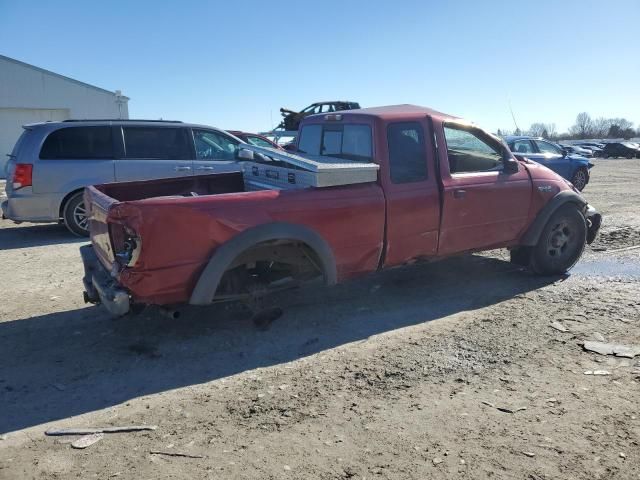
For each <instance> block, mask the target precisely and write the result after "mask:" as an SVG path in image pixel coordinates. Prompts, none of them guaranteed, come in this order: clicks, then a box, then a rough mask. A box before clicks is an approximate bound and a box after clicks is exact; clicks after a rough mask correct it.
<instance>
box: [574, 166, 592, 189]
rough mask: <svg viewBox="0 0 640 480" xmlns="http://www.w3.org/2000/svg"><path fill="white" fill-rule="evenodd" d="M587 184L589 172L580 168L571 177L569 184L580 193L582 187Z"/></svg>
mask: <svg viewBox="0 0 640 480" xmlns="http://www.w3.org/2000/svg"><path fill="white" fill-rule="evenodd" d="M588 182H589V172H588V171H587V169H586V168H584V167H581V168H579V169H578V170H576V173H574V174H573V177H571V183H573V186H574V187H576V188H577V189H578V190H580V191H582V190H584V187H586V186H587V183H588Z"/></svg>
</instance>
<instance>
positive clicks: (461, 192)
mask: <svg viewBox="0 0 640 480" xmlns="http://www.w3.org/2000/svg"><path fill="white" fill-rule="evenodd" d="M466 196H467V191H466V190H460V189H457V190H454V191H453V198H464V197H466Z"/></svg>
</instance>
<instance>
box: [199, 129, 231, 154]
mask: <svg viewBox="0 0 640 480" xmlns="http://www.w3.org/2000/svg"><path fill="white" fill-rule="evenodd" d="M193 141H194V142H195V146H196V158H197V159H198V160H234V159H235V155H236V149H237V145H238V142H237V141H236V140H233V139H232V138H231V137H227V136H226V135H223V134H222V133H218V132H213V131H211V130H194V131H193Z"/></svg>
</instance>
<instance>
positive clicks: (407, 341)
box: [0, 160, 640, 480]
mask: <svg viewBox="0 0 640 480" xmlns="http://www.w3.org/2000/svg"><path fill="white" fill-rule="evenodd" d="M594 163H596V167H595V168H594V169H593V178H592V183H590V184H589V185H588V186H587V188H586V190H585V195H586V196H587V198H588V199H589V201H590V202H591V203H593V204H594V205H595V206H596V207H597V208H599V209H600V210H601V211H602V212H603V213H604V215H605V223H604V226H603V229H602V234H601V236H600V237H599V239H598V240H597V241H596V242H595V243H594V244H593V245H592V246H591V247H590V248H589V249H588V250H587V251H586V253H585V256H584V257H583V259H582V260H581V262H580V263H579V264H578V265H577V266H576V268H575V269H574V270H573V272H572V274H571V275H568V276H566V277H562V278H538V277H535V276H532V275H530V274H528V273H526V272H523V271H521V270H519V269H518V268H515V267H514V266H512V265H511V264H509V263H507V262H505V261H504V259H505V258H506V257H505V255H504V252H489V253H487V254H483V255H473V256H466V257H460V258H454V259H450V260H446V261H443V262H439V263H436V264H431V265H414V266H412V267H409V268H407V269H404V270H393V271H390V272H386V273H384V274H379V275H374V276H372V277H369V278H367V279H364V280H360V281H357V282H352V283H349V284H346V285H341V286H338V287H336V288H334V289H331V290H326V291H322V292H319V293H318V292H313V291H311V290H307V291H301V292H299V294H296V295H293V296H290V298H288V299H286V301H285V315H284V316H283V317H282V318H280V319H278V320H276V321H275V322H274V323H273V324H272V325H271V327H270V328H269V329H268V330H266V331H260V330H257V329H256V328H255V327H254V326H253V325H252V324H251V322H250V321H249V320H248V319H247V318H246V315H245V314H244V312H242V311H240V310H237V309H233V308H229V307H227V308H223V307H217V308H207V309H200V310H193V311H190V312H187V313H186V314H185V315H184V316H183V317H182V318H181V319H180V320H179V321H174V320H169V319H166V318H164V317H159V316H157V315H156V314H154V313H153V312H151V311H148V312H145V313H143V314H141V315H138V316H133V317H127V318H124V319H120V320H110V319H109V318H108V317H107V316H106V315H105V313H104V312H103V311H102V309H101V308H98V307H88V306H86V305H84V304H83V302H82V296H81V293H82V286H81V277H82V273H81V270H82V266H81V263H80V260H79V255H78V247H79V246H80V245H81V244H82V241H80V240H77V239H75V238H73V237H70V236H69V235H67V233H66V231H65V230H64V228H62V227H60V226H56V225H28V224H22V225H14V224H12V223H11V222H8V221H2V222H0V264H1V265H2V269H1V270H0V285H1V303H0V352H1V355H2V360H0V435H1V436H0V439H1V440H0V479H22V478H37V479H50V478H55V479H67V478H74V479H75V478H117V479H147V478H148V479H157V478H189V479H209V478H211V479H213V478H243V479H244V478H247V479H253V478H260V479H281V478H292V479H301V478H319V479H364V478H368V479H372V478H373V479H378V478H380V479H386V478H390V479H407V478H416V479H424V478H434V479H440V478H442V479H445V478H470V479H481V478H498V479H502V478H504V479H512V478H518V479H532V480H540V479H565V478H572V479H582V478H589V479H609V478H610V479H614V478H615V479H616V480H617V479H640V407H639V406H638V405H639V404H640V356H636V357H635V358H620V357H614V356H602V355H598V354H595V353H590V352H586V351H584V349H583V347H582V343H583V342H584V341H585V340H598V339H600V340H602V339H603V338H604V339H605V340H606V341H610V342H615V343H621V344H628V345H640V328H639V327H640V248H635V247H640V187H638V185H639V183H640V160H595V161H594ZM553 322H557V323H558V324H559V325H561V326H562V328H561V329H562V330H566V331H559V330H557V329H555V328H552V327H551V326H550V325H551V324H552V323H553ZM556 326H557V325H556ZM593 371H598V372H599V371H606V372H607V373H608V374H607V375H587V374H585V372H593ZM131 424H148V425H151V424H153V425H157V426H158V428H157V430H155V431H150V432H137V433H118V434H107V435H106V436H105V437H104V438H103V439H102V440H101V441H99V442H98V443H96V444H95V445H93V446H91V447H89V448H87V449H84V450H76V449H73V448H71V446H70V445H69V443H68V441H67V439H66V438H64V437H46V436H45V435H44V431H45V430H46V429H48V428H52V427H98V426H112V425H113V426H117V425H131ZM158 451H161V452H165V453H173V454H175V453H179V454H187V455H190V456H191V457H184V456H169V455H162V454H154V453H151V452H158Z"/></svg>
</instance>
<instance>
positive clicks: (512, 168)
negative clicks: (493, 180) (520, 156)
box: [502, 148, 518, 173]
mask: <svg viewBox="0 0 640 480" xmlns="http://www.w3.org/2000/svg"><path fill="white" fill-rule="evenodd" d="M502 163H504V172H505V173H517V172H518V161H517V160H516V159H515V158H513V155H512V154H511V152H510V151H509V150H508V149H506V148H505V149H504V152H503V153H502Z"/></svg>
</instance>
